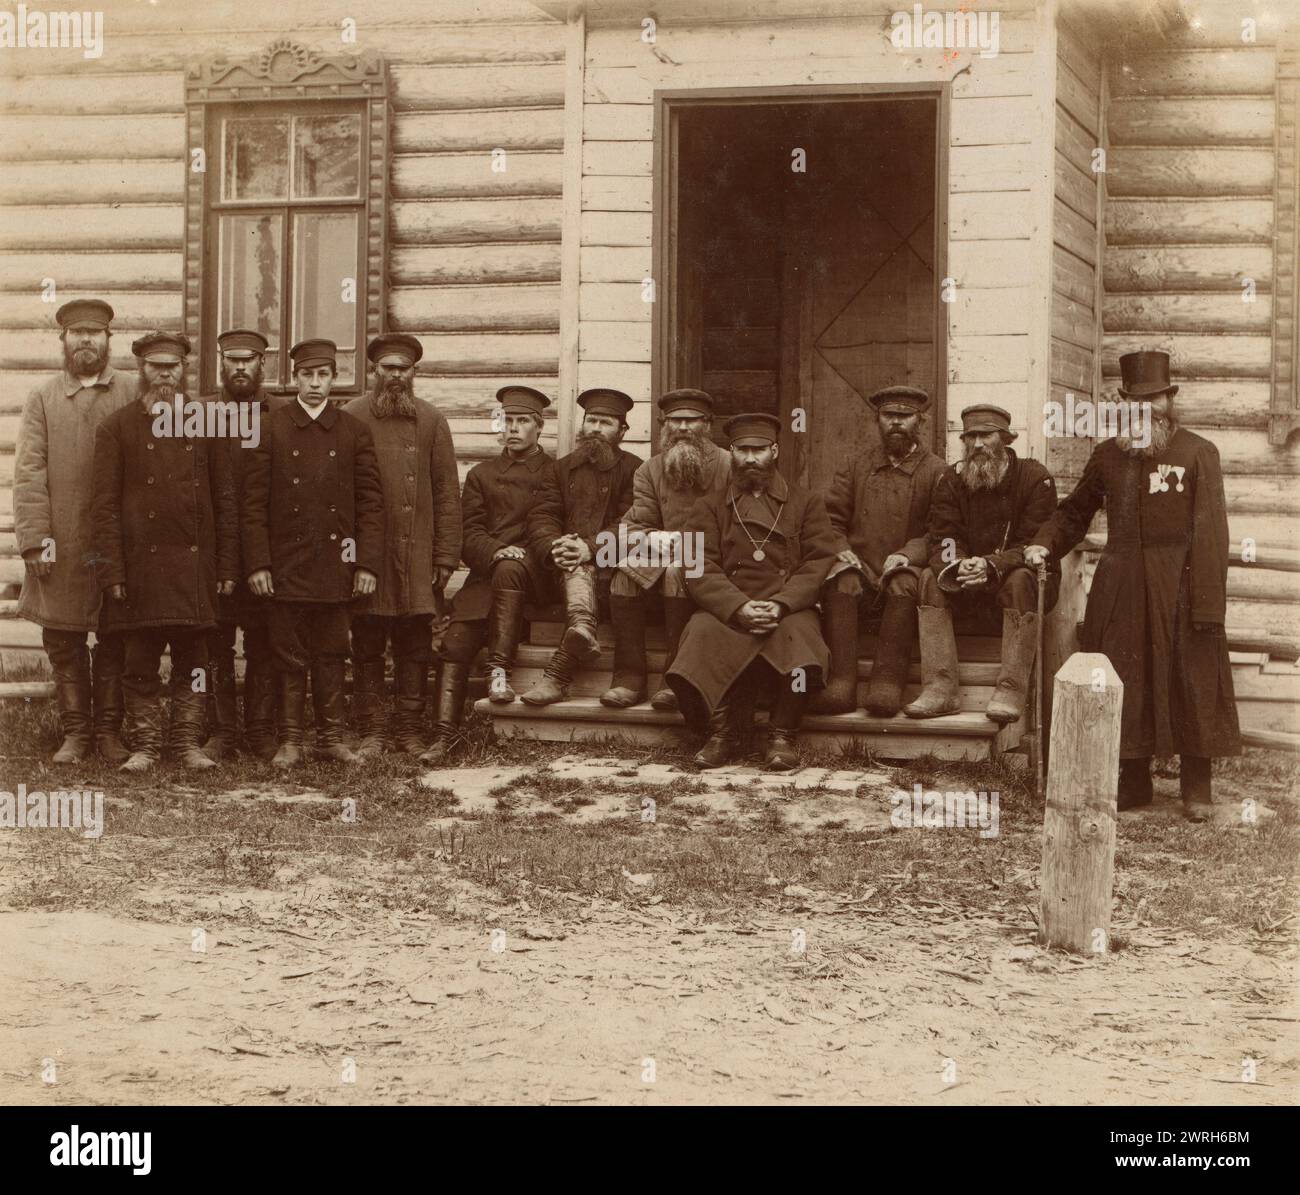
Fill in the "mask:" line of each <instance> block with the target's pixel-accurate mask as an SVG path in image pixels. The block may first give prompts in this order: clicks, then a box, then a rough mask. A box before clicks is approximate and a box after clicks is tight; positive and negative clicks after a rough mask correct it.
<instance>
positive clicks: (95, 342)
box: [14, 299, 135, 764]
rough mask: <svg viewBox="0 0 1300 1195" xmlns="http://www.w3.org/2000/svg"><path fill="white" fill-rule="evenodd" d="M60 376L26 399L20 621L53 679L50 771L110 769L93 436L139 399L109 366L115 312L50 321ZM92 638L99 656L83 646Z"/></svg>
mask: <svg viewBox="0 0 1300 1195" xmlns="http://www.w3.org/2000/svg"><path fill="white" fill-rule="evenodd" d="M54 318H55V320H56V321H57V323H58V325H59V329H60V331H59V341H60V343H61V344H62V347H63V371H62V373H60V374H59V375H57V376H55V377H52V378H50V379H49V380H48V381H45V382H42V383H41V384H40V385H39V386H37V387H36V388H35V389H34V390H33V391H32V392H31V393H30V394H29V395H28V396H27V402H26V404H25V405H24V407H23V417H22V423H21V425H20V426H19V429H18V454H17V459H16V460H15V463H14V531H15V538H16V539H17V541H18V551H19V553H20V554H21V555H22V558H23V564H24V565H25V567H26V573H25V575H24V577H23V591H22V596H21V597H20V598H19V600H18V613H19V614H20V615H21V616H22V617H23V618H27V619H30V620H31V621H32V622H34V623H38V624H39V625H40V627H41V645H42V646H43V647H44V648H45V654H46V655H47V656H48V657H49V660H50V668H51V670H52V671H53V673H54V700H55V703H56V705H57V707H58V711H59V723H60V725H61V727H62V730H63V742H62V744H61V745H60V746H59V749H58V750H57V751H56V752H55V753H54V762H55V763H77V762H79V761H80V760H82V759H84V758H85V757H86V755H87V754H88V753H89V751H90V749H91V741H92V737H93V740H94V745H95V747H97V748H98V750H99V754H100V755H101V756H102V757H103V758H104V759H105V760H107V761H108V762H109V763H119V764H120V763H122V762H123V761H124V760H125V759H126V757H127V750H126V748H125V747H123V746H122V742H121V739H120V738H119V737H118V735H119V733H120V732H121V729H122V651H123V644H122V638H121V636H120V635H114V634H110V633H108V632H106V630H105V627H104V622H103V617H102V611H101V595H100V589H99V582H98V580H97V579H96V576H95V555H94V551H93V548H92V542H93V532H92V526H91V500H92V497H93V493H94V491H93V485H92V477H93V471H94V464H95V433H96V431H98V429H99V425H100V424H101V423H102V422H103V421H104V420H105V419H106V418H107V417H108V416H109V415H111V414H113V412H114V411H116V410H118V409H120V408H121V407H124V406H127V405H128V404H129V403H130V402H131V401H132V400H133V399H134V397H135V387H134V386H133V385H132V382H131V378H130V376H129V375H127V374H119V373H116V372H115V371H114V370H113V368H112V367H111V366H110V365H109V363H108V360H109V344H110V340H111V338H112V332H111V331H110V328H109V325H110V324H111V322H112V319H113V309H112V308H111V307H110V306H109V305H108V304H107V303H105V302H103V301H102V300H100V299H74V300H73V301H72V302H70V303H64V304H63V306H62V307H60V308H59V309H58V311H56V312H55V313H54ZM90 631H94V632H95V650H94V652H93V653H91V652H89V651H87V648H86V636H87V634H88V632H90Z"/></svg>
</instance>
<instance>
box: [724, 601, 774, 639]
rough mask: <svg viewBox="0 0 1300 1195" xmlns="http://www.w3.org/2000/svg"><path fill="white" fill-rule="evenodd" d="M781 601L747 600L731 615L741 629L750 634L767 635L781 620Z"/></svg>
mask: <svg viewBox="0 0 1300 1195" xmlns="http://www.w3.org/2000/svg"><path fill="white" fill-rule="evenodd" d="M781 616H782V615H781V603H780V602H763V601H749V602H746V603H745V604H744V605H743V606H741V607H740V609H739V610H737V611H736V613H735V614H734V615H733V617H734V619H735V621H736V622H737V623H739V625H740V626H741V628H742V629H743V630H746V631H748V632H749V633H750V634H751V635H767V634H770V633H771V632H772V631H775V630H776V628H777V625H778V624H779V623H780V621H781Z"/></svg>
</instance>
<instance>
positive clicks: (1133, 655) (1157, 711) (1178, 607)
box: [1025, 351, 1241, 821]
mask: <svg viewBox="0 0 1300 1195" xmlns="http://www.w3.org/2000/svg"><path fill="white" fill-rule="evenodd" d="M1119 368H1120V373H1121V375H1122V382H1121V384H1120V387H1119V393H1120V397H1121V398H1124V399H1128V400H1130V401H1132V402H1140V403H1141V404H1142V408H1143V409H1144V411H1145V414H1146V422H1147V427H1148V429H1149V431H1150V436H1149V438H1148V437H1141V438H1143V439H1147V443H1146V444H1145V445H1143V444H1136V443H1134V441H1133V438H1132V437H1131V436H1129V437H1118V438H1116V439H1113V440H1106V441H1104V442H1103V443H1101V444H1098V445H1097V447H1096V448H1094V449H1093V452H1092V455H1091V456H1090V457H1089V458H1088V463H1087V465H1086V466H1085V467H1084V470H1083V476H1082V477H1081V478H1080V479H1079V484H1078V485H1077V486H1075V488H1074V492H1073V493H1072V494H1071V495H1070V496H1069V497H1068V498H1066V499H1065V500H1064V501H1062V503H1061V505H1060V506H1059V507H1058V508H1057V510H1056V513H1055V514H1053V515H1052V517H1051V518H1049V519H1047V520H1046V521H1045V522H1044V523H1043V525H1042V526H1041V527H1040V528H1039V529H1038V532H1037V534H1036V535H1034V537H1033V542H1032V543H1031V545H1030V546H1029V547H1028V548H1026V549H1025V560H1026V561H1027V562H1028V563H1030V564H1034V565H1037V564H1039V563H1041V562H1043V561H1046V560H1048V559H1051V560H1052V561H1053V564H1054V566H1055V567H1059V565H1058V564H1056V562H1058V561H1059V560H1060V559H1061V557H1063V556H1064V555H1065V554H1066V553H1067V552H1069V551H1070V550H1071V549H1072V548H1074V546H1075V545H1076V544H1078V543H1079V541H1080V540H1081V539H1083V537H1084V536H1085V535H1086V534H1087V532H1088V525H1089V524H1090V523H1091V522H1092V517H1093V515H1095V514H1096V513H1097V511H1098V510H1100V509H1101V507H1102V506H1105V508H1106V548H1105V551H1103V552H1102V555H1101V559H1100V560H1099V561H1098V562H1097V571H1096V573H1095V574H1094V575H1093V579H1092V589H1091V591H1090V592H1089V594H1088V609H1087V613H1086V614H1085V616H1084V622H1083V634H1082V636H1081V640H1080V644H1079V646H1080V649H1081V650H1083V651H1098V652H1102V653H1103V654H1105V655H1106V656H1107V657H1108V658H1109V660H1110V662H1111V663H1112V664H1113V665H1114V667H1115V671H1116V672H1117V673H1118V674H1119V678H1120V680H1122V681H1123V682H1124V709H1123V713H1122V715H1121V730H1120V751H1119V753H1120V770H1119V802H1118V804H1119V808H1120V809H1132V808H1134V807H1135V806H1138V805H1149V804H1150V803H1151V757H1152V756H1153V755H1174V754H1177V755H1178V756H1179V769H1178V772H1179V775H1178V785H1179V788H1180V790H1181V795H1182V799H1183V809H1184V811H1185V813H1186V814H1187V816H1188V818H1189V819H1190V820H1192V821H1204V820H1205V818H1206V816H1207V815H1208V811H1209V809H1210V807H1211V805H1212V800H1211V794H1210V758H1211V757H1212V756H1216V755H1240V754H1241V732H1240V730H1239V728H1238V724H1237V705H1236V701H1235V698H1234V695H1233V690H1232V665H1231V662H1230V660H1229V658H1228V640H1227V636H1226V635H1225V633H1224V629H1223V623H1224V614H1225V612H1226V609H1227V604H1228V514H1227V508H1226V505H1225V503H1224V498H1223V473H1222V471H1221V470H1220V467H1219V453H1218V450H1217V449H1216V448H1215V447H1214V445H1213V444H1212V443H1210V441H1209V440H1206V439H1203V438H1202V437H1200V436H1197V435H1193V434H1192V433H1191V432H1189V431H1188V430H1187V429H1186V428H1185V427H1179V425H1178V417H1177V412H1176V410H1175V408H1174V395H1176V394H1177V393H1178V387H1177V386H1175V385H1171V384H1170V381H1169V354H1168V353H1161V352H1154V351H1146V352H1137V353H1126V354H1125V355H1124V356H1122V357H1121V358H1120V359H1119Z"/></svg>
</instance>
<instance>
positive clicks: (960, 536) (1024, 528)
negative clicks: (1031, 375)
mask: <svg viewBox="0 0 1300 1195" xmlns="http://www.w3.org/2000/svg"><path fill="white" fill-rule="evenodd" d="M961 421H962V432H961V439H962V443H963V445H964V446H965V457H964V459H963V460H962V461H961V462H960V463H959V464H957V465H951V466H949V467H948V468H947V469H945V470H944V472H943V475H942V476H941V477H940V478H939V482H938V485H937V486H936V487H935V491H934V497H933V498H932V500H931V502H930V530H929V540H930V563H929V567H928V568H927V569H926V570H925V572H924V573H923V574H922V576H921V596H920V605H919V606H918V608H917V627H918V634H919V636H920V640H921V679H922V680H923V682H924V686H925V687H924V688H923V689H922V690H921V694H920V696H919V697H917V699H916V700H915V701H913V702H912V703H911V704H910V705H907V706H904V707H903V712H904V713H905V714H906V715H907V716H908V717H909V718H935V717H938V716H939V715H941V714H952V713H956V712H957V711H958V710H959V709H960V708H961V693H960V686H959V684H958V676H957V640H956V637H955V636H954V634H953V627H952V609H951V608H953V607H955V608H956V609H957V611H958V612H959V613H961V614H965V615H967V616H971V615H976V614H978V613H980V612H981V610H984V611H987V610H988V609H989V608H990V607H993V608H999V607H1000V608H1001V610H1002V656H1001V663H1000V665H999V667H998V679H997V685H996V687H995V689H994V691H993V696H992V697H991V698H990V699H989V703H988V706H987V708H986V710H985V712H986V713H987V715H988V717H989V718H990V719H992V720H993V721H994V722H997V723H999V724H1005V723H1008V722H1015V721H1016V720H1017V719H1019V718H1020V716H1021V714H1023V713H1024V709H1025V697H1026V694H1027V693H1028V689H1029V671H1030V669H1031V668H1032V667H1033V663H1034V653H1035V651H1036V643H1037V635H1038V610H1037V607H1038V583H1037V578H1036V577H1035V575H1034V571H1033V569H1032V568H1029V567H1028V566H1027V565H1026V564H1025V553H1024V549H1025V546H1026V545H1027V544H1028V543H1029V542H1030V537H1031V536H1032V535H1033V534H1034V532H1035V531H1036V530H1037V529H1038V528H1039V527H1040V526H1041V525H1042V523H1043V522H1044V520H1045V519H1046V518H1047V516H1048V515H1050V514H1051V512H1052V511H1053V510H1055V509H1056V483H1055V482H1054V481H1053V480H1052V477H1051V474H1049V473H1048V472H1047V469H1046V468H1044V466H1043V465H1041V464H1040V463H1039V462H1038V461H1036V460H1033V459H1032V458H1030V457H1025V458H1023V459H1022V458H1021V457H1018V456H1017V455H1016V454H1015V451H1014V450H1013V449H1012V448H1011V447H1010V444H1011V442H1012V441H1013V440H1014V439H1015V438H1016V433H1015V432H1014V431H1012V430H1011V416H1010V415H1009V414H1007V412H1006V411H1004V410H1003V409H1002V408H1001V407H995V406H991V405H987V404H978V405H976V406H972V407H967V408H966V409H965V410H964V411H962V413H961ZM1060 584H1061V569H1060V565H1059V564H1053V565H1052V566H1051V568H1050V570H1049V576H1048V579H1047V591H1046V594H1045V601H1046V605H1045V607H1044V608H1045V609H1046V610H1050V609H1051V608H1052V607H1053V606H1055V605H1056V598H1057V594H1058V592H1059V590H1060Z"/></svg>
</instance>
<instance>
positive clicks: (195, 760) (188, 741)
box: [167, 672, 217, 771]
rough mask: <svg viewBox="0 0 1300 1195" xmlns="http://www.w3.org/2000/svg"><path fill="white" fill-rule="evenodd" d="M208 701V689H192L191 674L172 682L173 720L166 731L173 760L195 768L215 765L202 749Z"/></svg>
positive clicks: (193, 769) (199, 769)
mask: <svg viewBox="0 0 1300 1195" xmlns="http://www.w3.org/2000/svg"><path fill="white" fill-rule="evenodd" d="M207 704H208V695H207V693H206V692H203V693H196V692H194V690H193V689H191V688H190V684H189V673H188V672H185V673H183V674H181V675H180V676H179V677H177V678H173V683H172V721H171V726H170V727H169V729H168V732H167V748H168V751H169V752H170V753H171V757H172V760H173V762H175V763H178V764H180V765H181V767H184V768H189V769H191V770H192V771H201V770H202V769H204V768H215V767H216V766H217V765H216V762H215V761H214V760H212V759H211V758H209V757H208V756H207V755H205V754H204V753H203V752H202V751H201V750H199V743H200V741H201V740H202V739H203V714H204V710H205V707H206V706H207Z"/></svg>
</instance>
